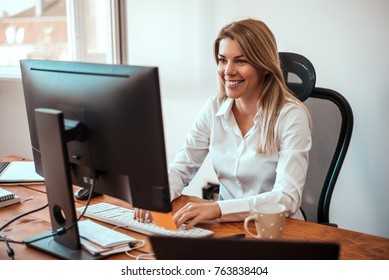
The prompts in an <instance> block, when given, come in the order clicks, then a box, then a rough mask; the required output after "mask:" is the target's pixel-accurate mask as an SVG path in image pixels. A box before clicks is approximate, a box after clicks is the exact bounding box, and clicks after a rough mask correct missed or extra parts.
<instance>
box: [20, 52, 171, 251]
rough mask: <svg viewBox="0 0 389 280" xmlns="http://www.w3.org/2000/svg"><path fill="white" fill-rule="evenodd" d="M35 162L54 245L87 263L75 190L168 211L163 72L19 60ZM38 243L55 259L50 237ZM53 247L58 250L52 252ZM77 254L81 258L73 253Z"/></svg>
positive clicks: (135, 68) (169, 209) (118, 66)
mask: <svg viewBox="0 0 389 280" xmlns="http://www.w3.org/2000/svg"><path fill="white" fill-rule="evenodd" d="M20 65H21V73H22V82H23V89H24V96H25V103H26V110H27V117H28V123H29V129H30V136H31V144H32V150H33V159H34V162H35V165H36V171H37V173H38V174H40V175H42V176H43V177H44V178H45V184H46V189H47V197H48V203H49V209H50V218H51V223H52V228H53V231H57V230H61V229H63V228H67V227H68V228H67V231H66V233H65V234H62V235H58V234H56V235H54V237H53V240H54V242H55V243H56V246H57V245H58V246H60V247H61V246H64V247H66V248H69V249H70V256H62V255H60V257H64V258H85V256H84V255H82V254H83V253H82V252H80V254H81V255H80V256H75V255H74V254H73V253H74V252H73V250H76V251H77V250H78V251H82V250H80V247H81V246H80V241H79V234H78V228H77V223H76V222H75V221H76V214H75V207H74V206H75V205H74V198H73V188H72V185H78V186H81V187H84V188H90V186H91V182H92V180H94V182H95V189H94V190H95V191H96V192H99V193H102V194H107V195H109V196H113V197H116V198H119V199H122V200H124V201H127V202H129V203H130V204H132V205H133V206H134V207H139V208H143V209H148V210H152V211H156V212H169V211H171V203H170V195H169V184H168V175H167V163H166V152H165V142H164V129H163V119H162V108H161V97H160V87H159V77H158V68H156V67H146V66H128V65H108V64H91V63H81V62H63V61H47V60H28V59H27V60H21V62H20ZM42 240H43V241H42V242H43V243H44V244H40V245H39V244H37V243H36V242H34V243H32V244H33V246H38V247H39V246H40V247H43V248H39V249H42V250H45V251H48V252H49V253H54V254H56V255H57V253H58V252H57V251H60V250H66V248H65V249H64V248H60V249H53V248H52V247H50V246H51V245H50V244H51V242H52V240H50V238H44V239H42ZM53 250H54V252H53ZM76 254H77V253H76Z"/></svg>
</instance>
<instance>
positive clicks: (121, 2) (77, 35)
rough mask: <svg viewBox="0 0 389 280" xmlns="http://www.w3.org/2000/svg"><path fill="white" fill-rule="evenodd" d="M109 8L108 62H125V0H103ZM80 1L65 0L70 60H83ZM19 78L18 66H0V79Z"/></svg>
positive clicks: (126, 59) (83, 29) (126, 60)
mask: <svg viewBox="0 0 389 280" xmlns="http://www.w3.org/2000/svg"><path fill="white" fill-rule="evenodd" d="M105 1H106V2H107V6H108V7H109V9H108V10H107V19H108V20H107V22H108V24H109V25H110V26H109V28H108V34H107V37H108V38H109V40H107V44H108V46H107V60H106V63H109V64H126V63H127V62H128V56H127V47H126V46H127V38H128V36H127V34H126V29H127V28H126V26H127V25H126V23H127V13H126V0H105ZM81 2H82V1H78V0H66V7H67V21H68V38H69V39H68V44H69V49H70V53H71V54H70V58H71V60H72V61H84V59H85V57H86V54H85V46H84V43H85V42H84V41H83V39H82V38H83V36H82V34H83V33H84V32H85V27H84V25H83V21H82V19H83V11H82V9H83V8H82V3H81ZM15 79H21V73H20V68H19V67H18V66H1V67H0V80H15Z"/></svg>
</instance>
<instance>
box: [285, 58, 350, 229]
mask: <svg viewBox="0 0 389 280" xmlns="http://www.w3.org/2000/svg"><path fill="white" fill-rule="evenodd" d="M280 60H281V68H282V71H283V74H284V78H285V81H286V83H287V85H288V87H289V89H290V90H292V91H293V93H294V94H295V95H296V96H297V97H298V98H299V99H300V100H301V101H304V103H305V105H306V107H307V108H308V110H309V112H310V114H311V118H312V123H313V129H312V148H311V151H310V153H309V167H308V172H307V178H306V182H305V186H304V192H303V198H302V205H301V210H302V211H303V214H304V216H305V219H306V220H307V221H311V222H317V223H321V224H327V225H332V226H337V225H336V224H333V223H330V221H329V209H330V203H331V197H332V193H333V190H334V188H335V184H336V180H337V178H338V175H339V172H340V169H341V167H342V164H343V161H344V158H345V156H346V153H347V150H348V146H349V144H350V140H351V135H352V130H353V123H354V121H353V120H354V118H353V112H352V109H351V106H350V104H349V103H348V102H347V100H346V99H345V98H344V97H343V96H342V95H341V94H340V93H338V92H336V91H334V90H330V89H325V88H318V87H315V80H316V74H315V69H314V67H313V65H312V63H311V62H310V61H309V60H308V59H307V58H305V57H304V56H301V55H299V54H295V53H284V52H281V53H280Z"/></svg>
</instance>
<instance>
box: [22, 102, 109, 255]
mask: <svg viewBox="0 0 389 280" xmlns="http://www.w3.org/2000/svg"><path fill="white" fill-rule="evenodd" d="M35 118H36V125H37V132H38V139H39V147H40V151H41V155H42V167H43V175H44V178H45V185H46V192H47V200H48V203H49V211H50V220H51V226H52V231H48V232H45V233H43V234H40V235H37V236H32V237H30V238H28V239H26V240H24V242H26V244H27V246H29V247H32V248H35V249H38V250H41V251H44V252H46V253H49V254H52V255H55V256H57V257H59V258H61V259H73V260H78V259H89V260H90V259H101V258H102V256H100V255H92V254H90V253H89V252H87V251H85V250H84V249H83V248H82V247H81V242H80V235H79V231H78V225H77V215H76V211H75V204H74V198H73V188H72V180H71V175H70V169H69V160H68V151H67V142H68V141H72V140H75V139H78V138H79V136H80V133H79V131H80V125H81V124H80V123H75V124H74V127H73V128H70V129H67V130H65V126H64V117H63V113H62V112H61V111H58V110H52V109H36V110H35ZM63 229H65V231H64V230H63ZM58 231H60V232H62V234H57V233H56V232H58Z"/></svg>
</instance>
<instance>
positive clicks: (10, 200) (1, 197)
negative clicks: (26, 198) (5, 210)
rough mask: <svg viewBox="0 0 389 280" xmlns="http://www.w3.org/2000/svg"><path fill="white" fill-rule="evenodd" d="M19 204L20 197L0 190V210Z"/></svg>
mask: <svg viewBox="0 0 389 280" xmlns="http://www.w3.org/2000/svg"><path fill="white" fill-rule="evenodd" d="M18 202H20V197H19V196H17V195H15V194H14V193H13V192H10V191H8V190H6V189H3V188H0V208H1V207H5V206H8V205H12V204H15V203H18Z"/></svg>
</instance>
